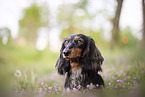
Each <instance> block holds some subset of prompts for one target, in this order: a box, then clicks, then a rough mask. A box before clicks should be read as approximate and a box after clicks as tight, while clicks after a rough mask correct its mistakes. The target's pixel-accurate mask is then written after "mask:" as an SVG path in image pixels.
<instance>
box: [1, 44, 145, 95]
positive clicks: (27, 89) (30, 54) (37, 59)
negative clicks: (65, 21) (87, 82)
mask: <svg viewBox="0 0 145 97" xmlns="http://www.w3.org/2000/svg"><path fill="white" fill-rule="evenodd" d="M99 49H100V48H99ZM131 49H132V48H128V49H122V50H120V49H114V50H108V48H107V49H103V48H101V49H100V50H101V52H102V55H103V57H104V59H105V61H104V63H103V65H102V68H103V72H102V73H100V74H101V75H102V77H103V79H104V80H105V88H103V89H101V90H88V91H89V92H88V91H87V92H84V91H81V92H74V93H72V96H83V97H89V95H92V96H93V97H96V95H100V96H102V97H106V96H110V97H112V96H119V95H126V96H127V95H129V96H131V95H135V94H136V95H137V93H138V91H142V90H143V89H144V87H143V86H144V82H145V81H144V80H145V67H144V62H142V61H140V60H139V59H138V58H136V57H134V56H135V55H134V56H133V51H134V50H131ZM58 56H59V52H57V53H54V52H51V51H50V50H49V49H46V50H44V51H38V50H36V49H34V48H32V47H20V46H15V45H6V46H4V45H0V85H1V87H0V89H1V88H2V89H4V88H5V91H8V90H9V91H10V92H11V93H12V94H14V95H17V96H23V97H25V96H40V97H45V96H47V97H48V96H55V97H60V96H61V95H62V94H63V84H64V78H63V77H61V76H59V75H57V73H56V69H55V63H56V60H57V58H58ZM142 88H143V89H142ZM134 91H135V92H134ZM132 92H133V93H135V94H132ZM90 93H91V94H90ZM141 93H144V92H141ZM63 96H71V95H70V94H63Z"/></svg>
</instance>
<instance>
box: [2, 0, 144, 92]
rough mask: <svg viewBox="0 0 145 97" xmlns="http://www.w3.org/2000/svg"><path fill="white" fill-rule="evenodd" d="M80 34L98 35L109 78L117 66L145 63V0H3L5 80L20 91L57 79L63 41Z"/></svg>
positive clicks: (3, 70) (123, 67) (97, 39)
mask: <svg viewBox="0 0 145 97" xmlns="http://www.w3.org/2000/svg"><path fill="white" fill-rule="evenodd" d="M78 33H82V34H85V35H87V36H90V37H92V38H93V39H94V40H95V42H96V46H97V47H98V48H99V49H100V51H101V52H102V55H103V57H104V59H105V61H104V64H103V65H102V66H103V70H104V72H103V74H102V76H103V77H104V78H106V79H107V77H106V76H105V74H106V73H107V71H108V72H109V70H114V68H118V69H115V70H118V71H122V70H126V69H127V70H130V68H131V67H135V66H136V64H140V65H144V60H145V3H144V0H0V83H1V85H3V84H2V83H3V82H5V79H6V80H8V81H10V82H11V83H12V85H13V86H14V85H15V88H14V89H15V90H18V89H22V88H26V87H27V88H35V87H36V86H37V84H38V83H41V82H42V81H44V80H45V81H46V80H47V81H48V80H49V79H55V77H56V76H57V75H56V69H55V63H56V61H57V58H58V56H59V50H60V48H61V43H62V41H63V39H64V38H65V37H66V36H67V35H70V34H78ZM109 68H111V69H109ZM108 69H109V70H108ZM26 79H27V80H26Z"/></svg>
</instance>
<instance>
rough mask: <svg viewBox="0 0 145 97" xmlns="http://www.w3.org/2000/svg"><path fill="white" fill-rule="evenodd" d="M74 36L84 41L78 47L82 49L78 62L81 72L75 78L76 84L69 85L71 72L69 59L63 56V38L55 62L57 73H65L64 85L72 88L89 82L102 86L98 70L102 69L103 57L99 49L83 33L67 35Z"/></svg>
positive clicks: (83, 85) (84, 85) (84, 86)
mask: <svg viewBox="0 0 145 97" xmlns="http://www.w3.org/2000/svg"><path fill="white" fill-rule="evenodd" d="M75 36H78V37H80V38H82V39H83V40H84V43H83V44H82V45H81V46H80V47H79V48H80V49H82V54H81V57H80V58H79V63H80V64H81V74H79V75H78V76H80V77H78V78H76V79H77V80H76V81H77V82H75V84H76V86H73V85H71V84H72V75H73V72H71V66H70V60H66V59H64V58H63V50H64V49H65V44H64V43H65V39H64V42H63V43H62V47H61V50H60V56H59V58H58V60H57V63H56V67H57V70H58V73H59V74H61V75H64V74H66V79H65V86H64V87H65V88H70V89H73V88H77V86H78V85H81V87H82V88H86V86H87V85H89V84H91V83H92V84H94V85H97V84H98V85H99V86H104V81H103V79H102V77H101V76H100V75H99V74H98V71H102V68H101V64H102V62H103V61H104V59H103V57H102V55H101V53H100V51H99V49H98V48H97V47H96V46H95V42H94V40H93V39H92V38H90V37H88V36H85V35H83V34H73V35H70V36H68V37H71V38H72V39H73V38H74V37H75ZM73 42H74V41H72V42H71V43H70V45H71V44H74V43H73ZM71 46H72V45H71ZM73 46H74V45H73ZM78 82H79V83H78Z"/></svg>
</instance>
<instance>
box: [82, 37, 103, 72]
mask: <svg viewBox="0 0 145 97" xmlns="http://www.w3.org/2000/svg"><path fill="white" fill-rule="evenodd" d="M103 61H104V58H103V57H102V55H101V52H100V51H99V49H98V48H97V47H96V45H95V42H94V40H93V39H92V38H88V41H87V45H86V48H85V50H84V52H83V55H82V58H81V64H82V68H83V69H85V70H95V71H97V72H98V71H102V68H101V64H102V62H103Z"/></svg>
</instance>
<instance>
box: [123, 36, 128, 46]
mask: <svg viewBox="0 0 145 97" xmlns="http://www.w3.org/2000/svg"><path fill="white" fill-rule="evenodd" d="M122 42H123V44H127V43H128V38H127V37H126V36H123V38H122Z"/></svg>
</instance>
